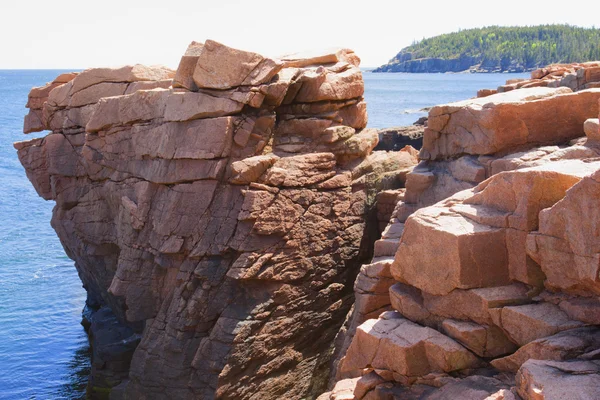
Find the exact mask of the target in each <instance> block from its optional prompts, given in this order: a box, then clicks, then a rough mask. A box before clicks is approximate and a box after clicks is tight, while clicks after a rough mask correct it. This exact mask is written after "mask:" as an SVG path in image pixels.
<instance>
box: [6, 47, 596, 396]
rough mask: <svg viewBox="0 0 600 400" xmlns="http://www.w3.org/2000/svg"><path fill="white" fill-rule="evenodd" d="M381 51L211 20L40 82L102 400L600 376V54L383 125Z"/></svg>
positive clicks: (377, 392) (511, 383)
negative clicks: (257, 47)
mask: <svg viewBox="0 0 600 400" xmlns="http://www.w3.org/2000/svg"><path fill="white" fill-rule="evenodd" d="M359 62H360V60H359V58H358V57H357V56H356V55H355V54H354V52H353V51H351V50H348V49H340V50H336V51H327V52H320V53H313V54H295V55H290V56H284V57H281V58H279V59H271V58H266V57H263V56H261V55H259V54H256V53H251V52H247V51H242V50H238V49H233V48H230V47H227V46H225V45H222V44H220V43H217V42H214V41H210V40H209V41H207V42H205V43H198V42H192V43H191V44H190V46H189V48H188V50H187V51H186V53H185V55H183V57H182V59H181V62H180V65H179V67H178V69H177V71H172V70H169V69H167V68H163V67H145V66H141V65H135V66H126V67H122V68H93V69H89V70H86V71H83V72H81V73H72V74H63V75H61V76H59V77H57V78H56V79H55V80H54V81H53V82H51V83H49V84H47V85H46V86H44V87H41V88H34V89H32V91H31V93H30V95H29V100H28V103H27V107H28V108H29V110H30V112H29V114H28V115H27V117H26V118H25V123H24V131H25V132H26V133H27V132H36V131H43V130H49V131H51V133H50V134H48V135H47V136H45V137H44V138H39V139H33V140H29V141H25V142H18V143H15V148H16V149H17V151H18V155H19V159H20V161H21V163H22V164H23V166H24V167H25V170H26V172H27V176H28V178H29V179H30V181H31V183H32V184H33V186H34V187H35V189H36V191H37V192H38V194H39V195H40V196H41V197H43V198H44V199H47V200H54V201H55V202H56V206H55V208H54V211H53V217H52V226H53V227H54V229H55V230H56V232H57V234H58V236H59V238H60V240H61V243H62V244H63V246H64V248H65V251H66V253H67V255H68V256H69V257H70V258H72V259H73V260H74V261H75V266H76V268H77V270H78V273H79V275H80V277H81V279H82V281H83V284H84V287H85V288H86V290H87V292H88V301H87V307H86V312H85V313H84V322H83V325H84V326H85V328H86V330H87V331H88V333H89V336H90V343H91V347H92V353H93V354H92V372H91V377H90V383H89V385H88V394H89V396H90V397H91V398H94V399H96V398H97V399H108V398H110V399H116V400H118V399H138V398H147V399H163V398H176V399H212V398H223V399H225V398H236V399H281V398H285V399H307V398H317V397H318V398H319V399H320V400H342V399H356V400H360V399H368V400H378V399H396V398H398V399H431V400H433V399H453V398H461V399H497V400H500V399H505V400H512V399H515V400H516V399H526V400H540V399H545V400H552V399H563V398H569V399H581V400H584V399H591V398H597V397H600V361H598V359H599V356H598V354H599V352H600V318H599V316H600V300H599V298H600V297H599V296H600V276H599V272H600V271H599V270H598V265H599V263H598V258H599V257H600V236H599V235H598V231H599V228H598V226H599V224H600V223H599V222H598V218H596V214H597V213H598V212H597V211H598V207H597V205H596V203H597V200H598V197H599V196H600V192H599V191H598V190H599V189H598V181H599V180H600V175H599V174H600V162H599V161H598V160H599V159H600V145H599V144H598V143H600V142H599V140H600V130H599V129H600V128H599V123H598V115H599V113H600V111H599V108H600V106H599V101H600V89H598V88H596V87H597V86H595V85H596V84H597V83H598V82H600V79H597V78H600V72H599V71H600V64H598V63H585V64H576V65H568V66H560V67H556V66H555V67H549V68H545V69H542V70H536V71H534V72H533V73H532V79H531V80H526V81H516V82H513V81H509V82H507V84H506V85H504V86H502V87H500V88H498V89H489V90H482V91H480V93H479V94H478V96H479V97H478V98H474V99H470V100H465V101H463V102H458V103H452V104H446V105H438V106H435V107H432V108H431V109H430V110H429V116H428V119H427V121H426V122H425V121H422V122H423V123H424V125H420V126H413V127H402V128H393V129H387V130H380V131H377V130H374V129H368V128H366V126H367V113H366V104H365V102H364V99H363V93H364V84H363V80H362V74H361V72H360V68H359ZM541 86H543V87H541ZM417 149H419V150H417ZM565 396H566V397H565Z"/></svg>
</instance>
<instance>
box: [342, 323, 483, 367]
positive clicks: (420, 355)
mask: <svg viewBox="0 0 600 400" xmlns="http://www.w3.org/2000/svg"><path fill="white" fill-rule="evenodd" d="M386 318H389V319H386ZM478 364H479V360H478V358H477V357H475V356H474V355H473V354H472V353H471V352H469V351H468V350H467V349H465V348H464V347H462V346H461V345H460V344H458V343H457V342H455V341H454V340H452V339H450V338H449V337H447V336H445V335H443V334H441V333H439V332H438V331H436V330H435V329H431V328H427V327H422V326H420V325H418V324H415V323H413V322H410V321H409V320H406V319H404V318H401V317H400V316H399V314H398V313H395V312H387V313H384V314H382V316H381V317H380V318H379V319H372V320H368V321H367V322H365V323H364V324H362V325H360V326H359V327H358V328H357V331H356V335H355V336H354V339H353V341H352V344H351V345H350V347H349V349H348V351H347V353H346V357H345V358H344V360H343V361H342V367H341V373H342V374H344V373H352V372H353V371H359V370H362V369H363V368H367V367H372V368H375V369H381V370H387V371H391V372H392V373H395V374H399V375H403V376H408V377H410V376H412V377H416V376H424V375H427V374H428V373H430V372H450V371H457V370H461V369H465V368H473V367H475V366H477V365H478Z"/></svg>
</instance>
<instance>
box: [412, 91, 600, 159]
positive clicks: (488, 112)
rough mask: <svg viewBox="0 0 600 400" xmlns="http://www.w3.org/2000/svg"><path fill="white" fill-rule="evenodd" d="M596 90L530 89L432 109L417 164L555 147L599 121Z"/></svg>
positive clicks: (579, 134) (599, 94)
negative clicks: (589, 122)
mask: <svg viewBox="0 0 600 400" xmlns="http://www.w3.org/2000/svg"><path fill="white" fill-rule="evenodd" d="M598 99H600V89H589V90H584V91H580V92H577V93H572V92H571V90H570V89H568V88H558V89H552V88H541V87H540V88H530V89H519V90H514V91H510V92H507V93H499V94H495V95H491V96H487V97H482V98H477V99H471V100H466V101H462V102H458V103H451V104H446V105H441V106H436V107H433V108H432V109H431V110H430V112H429V120H428V126H427V129H426V130H425V135H424V138H423V148H422V149H421V154H420V158H421V159H425V160H439V159H445V158H451V157H456V156H460V155H464V154H474V155H484V154H496V153H501V152H508V151H511V150H516V149H519V148H531V147H535V146H539V145H543V144H557V143H562V142H565V141H567V140H569V139H574V138H576V137H579V136H582V135H583V123H584V122H585V121H586V120H587V119H588V118H595V117H597V116H598Z"/></svg>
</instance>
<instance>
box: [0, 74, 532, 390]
mask: <svg viewBox="0 0 600 400" xmlns="http://www.w3.org/2000/svg"><path fill="white" fill-rule="evenodd" d="M60 72H62V71H6V70H4V71H2V70H0V399H7V400H8V399H11V400H12V399H15V400H21V399H79V398H82V397H84V393H85V385H86V377H87V374H88V372H89V368H90V365H89V349H88V343H87V337H86V335H85V332H84V331H83V328H82V327H81V325H80V324H79V323H80V320H81V309H82V308H83V305H84V302H85V291H84V290H83V289H82V287H81V282H80V281H79V278H78V276H77V272H76V271H75V267H74V266H73V262H72V261H71V260H69V259H68V258H67V257H66V255H65V254H64V251H63V249H62V247H61V245H60V242H59V240H58V238H57V237H56V235H55V233H54V230H53V229H52V228H51V227H50V217H51V213H52V207H53V205H54V204H53V202H46V201H44V200H42V199H41V198H40V197H38V195H37V194H36V192H35V190H34V189H33V187H32V186H31V184H30V183H29V181H28V180H27V178H26V176H25V171H24V170H23V168H22V167H21V164H20V163H19V160H18V159H17V154H16V151H15V150H14V148H13V147H12V143H13V142H15V141H20V140H26V139H29V138H33V137H39V136H41V134H37V135H35V134H34V135H29V136H25V135H23V134H22V132H21V129H22V125H23V117H24V115H25V113H26V109H25V108H24V107H25V103H26V102H27V93H28V92H29V89H30V88H31V87H33V86H41V85H43V84H44V83H46V82H48V81H51V80H52V79H53V78H54V77H55V76H56V75H58V74H59V73H60ZM526 76H527V75H526V74H514V75H506V74H481V75H479V74H475V75H470V74H372V73H368V72H367V73H364V79H365V86H366V92H365V98H366V100H367V103H368V112H369V126H370V127H373V128H384V127H392V126H401V125H410V124H412V123H413V122H414V121H416V120H417V119H418V118H419V117H421V116H424V115H426V112H423V111H420V110H421V109H423V108H424V107H430V106H432V105H435V104H441V103H446V102H450V101H457V100H463V99H467V98H469V97H473V96H475V94H476V92H477V90H478V89H481V88H494V87H497V86H498V85H500V84H503V83H504V81H505V80H506V79H508V78H518V77H526Z"/></svg>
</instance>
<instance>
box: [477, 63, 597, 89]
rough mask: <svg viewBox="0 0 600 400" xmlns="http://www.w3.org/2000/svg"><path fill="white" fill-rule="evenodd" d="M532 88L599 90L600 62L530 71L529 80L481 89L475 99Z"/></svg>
mask: <svg viewBox="0 0 600 400" xmlns="http://www.w3.org/2000/svg"><path fill="white" fill-rule="evenodd" d="M533 87H550V88H557V87H568V88H569V89H571V90H573V91H574V92H575V91H579V90H585V89H594V88H600V62H598V61H590V62H585V63H574V64H552V65H549V66H547V67H544V68H539V69H536V70H534V71H532V72H531V78H530V79H508V80H507V81H506V84H504V85H501V86H498V88H497V89H481V90H480V91H478V92H477V97H485V96H489V95H492V94H495V93H503V92H508V91H511V90H515V89H527V88H533Z"/></svg>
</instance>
